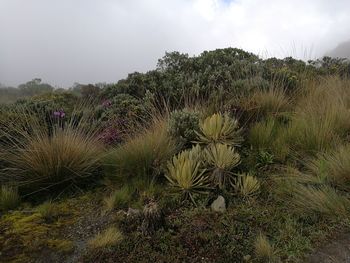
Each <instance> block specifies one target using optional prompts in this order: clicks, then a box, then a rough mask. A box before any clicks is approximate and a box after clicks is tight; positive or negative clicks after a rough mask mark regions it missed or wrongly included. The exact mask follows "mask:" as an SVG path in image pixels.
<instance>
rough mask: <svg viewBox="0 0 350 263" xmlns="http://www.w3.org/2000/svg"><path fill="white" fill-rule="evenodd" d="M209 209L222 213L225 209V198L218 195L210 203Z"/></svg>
mask: <svg viewBox="0 0 350 263" xmlns="http://www.w3.org/2000/svg"><path fill="white" fill-rule="evenodd" d="M211 209H212V210H213V211H215V212H220V213H224V212H225V211H226V202H225V198H224V197H223V196H221V195H219V196H218V198H216V199H215V200H214V202H213V203H212V204H211Z"/></svg>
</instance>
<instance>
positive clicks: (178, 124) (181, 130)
mask: <svg viewBox="0 0 350 263" xmlns="http://www.w3.org/2000/svg"><path fill="white" fill-rule="evenodd" d="M168 126H169V127H168V131H169V134H170V135H171V136H172V137H173V138H175V139H177V140H178V141H179V142H181V143H182V144H184V145H187V144H189V143H190V142H192V141H194V140H195V139H196V133H195V132H196V131H198V130H199V117H198V113H195V112H192V111H188V110H182V111H174V112H172V113H171V114H170V118H169V124H168Z"/></svg>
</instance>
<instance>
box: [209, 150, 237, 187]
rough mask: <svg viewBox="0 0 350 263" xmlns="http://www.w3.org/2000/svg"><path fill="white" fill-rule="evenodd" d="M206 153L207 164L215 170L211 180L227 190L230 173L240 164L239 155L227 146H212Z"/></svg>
mask: <svg viewBox="0 0 350 263" xmlns="http://www.w3.org/2000/svg"><path fill="white" fill-rule="evenodd" d="M204 152H205V159H206V162H207V163H208V165H209V167H211V168H212V170H213V172H212V175H211V178H212V181H213V182H214V185H216V186H219V188H220V189H223V188H225V186H226V184H227V182H228V181H229V180H228V179H229V176H230V174H231V173H230V171H231V170H232V169H233V168H234V167H235V166H237V165H238V164H239V162H240V156H239V154H238V153H236V152H235V150H234V147H232V146H228V145H225V144H211V145H209V146H208V148H206V149H205V151H204Z"/></svg>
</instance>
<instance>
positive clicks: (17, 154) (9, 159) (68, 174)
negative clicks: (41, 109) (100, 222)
mask: <svg viewBox="0 0 350 263" xmlns="http://www.w3.org/2000/svg"><path fill="white" fill-rule="evenodd" d="M81 123H82V122H81ZM28 125H29V128H28V129H26V130H18V131H17V132H18V137H11V136H10V137H9V138H8V139H9V145H7V147H4V148H1V149H0V152H1V155H3V156H4V157H5V158H6V159H5V160H6V167H5V168H3V169H2V170H1V171H0V181H2V182H8V181H10V182H11V181H16V183H17V184H18V187H19V190H20V192H23V194H25V195H29V194H33V193H37V192H41V191H44V190H49V189H50V190H53V189H54V190H60V189H62V188H60V187H66V186H69V185H72V184H73V185H79V184H82V183H85V182H86V180H87V179H91V178H92V176H93V175H96V173H97V172H98V170H99V167H100V159H101V157H102V154H103V150H102V148H101V147H100V146H99V145H98V141H97V139H96V138H95V134H94V131H92V130H91V131H90V132H85V131H83V130H82V129H81V128H80V123H73V122H71V123H67V125H66V126H65V127H64V128H62V127H60V126H54V127H53V129H52V131H50V132H49V131H47V130H46V129H45V128H44V127H41V126H40V124H38V123H37V122H36V121H35V120H34V119H32V118H30V117H29V118H28Z"/></svg>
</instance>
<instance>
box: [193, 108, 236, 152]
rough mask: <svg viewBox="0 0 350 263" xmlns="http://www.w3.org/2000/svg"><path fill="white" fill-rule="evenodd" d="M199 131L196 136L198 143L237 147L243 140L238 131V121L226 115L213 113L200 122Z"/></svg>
mask: <svg viewBox="0 0 350 263" xmlns="http://www.w3.org/2000/svg"><path fill="white" fill-rule="evenodd" d="M199 129H200V132H198V133H197V135H198V138H199V142H200V143H205V144H210V143H224V144H228V145H234V146H238V145H240V143H241V142H242V140H243V139H242V137H241V135H240V130H239V129H238V121H237V120H236V119H233V118H231V117H230V116H229V115H228V114H227V113H225V114H221V113H215V114H213V115H211V116H209V117H207V118H206V119H205V120H204V121H201V122H200V124H199Z"/></svg>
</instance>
